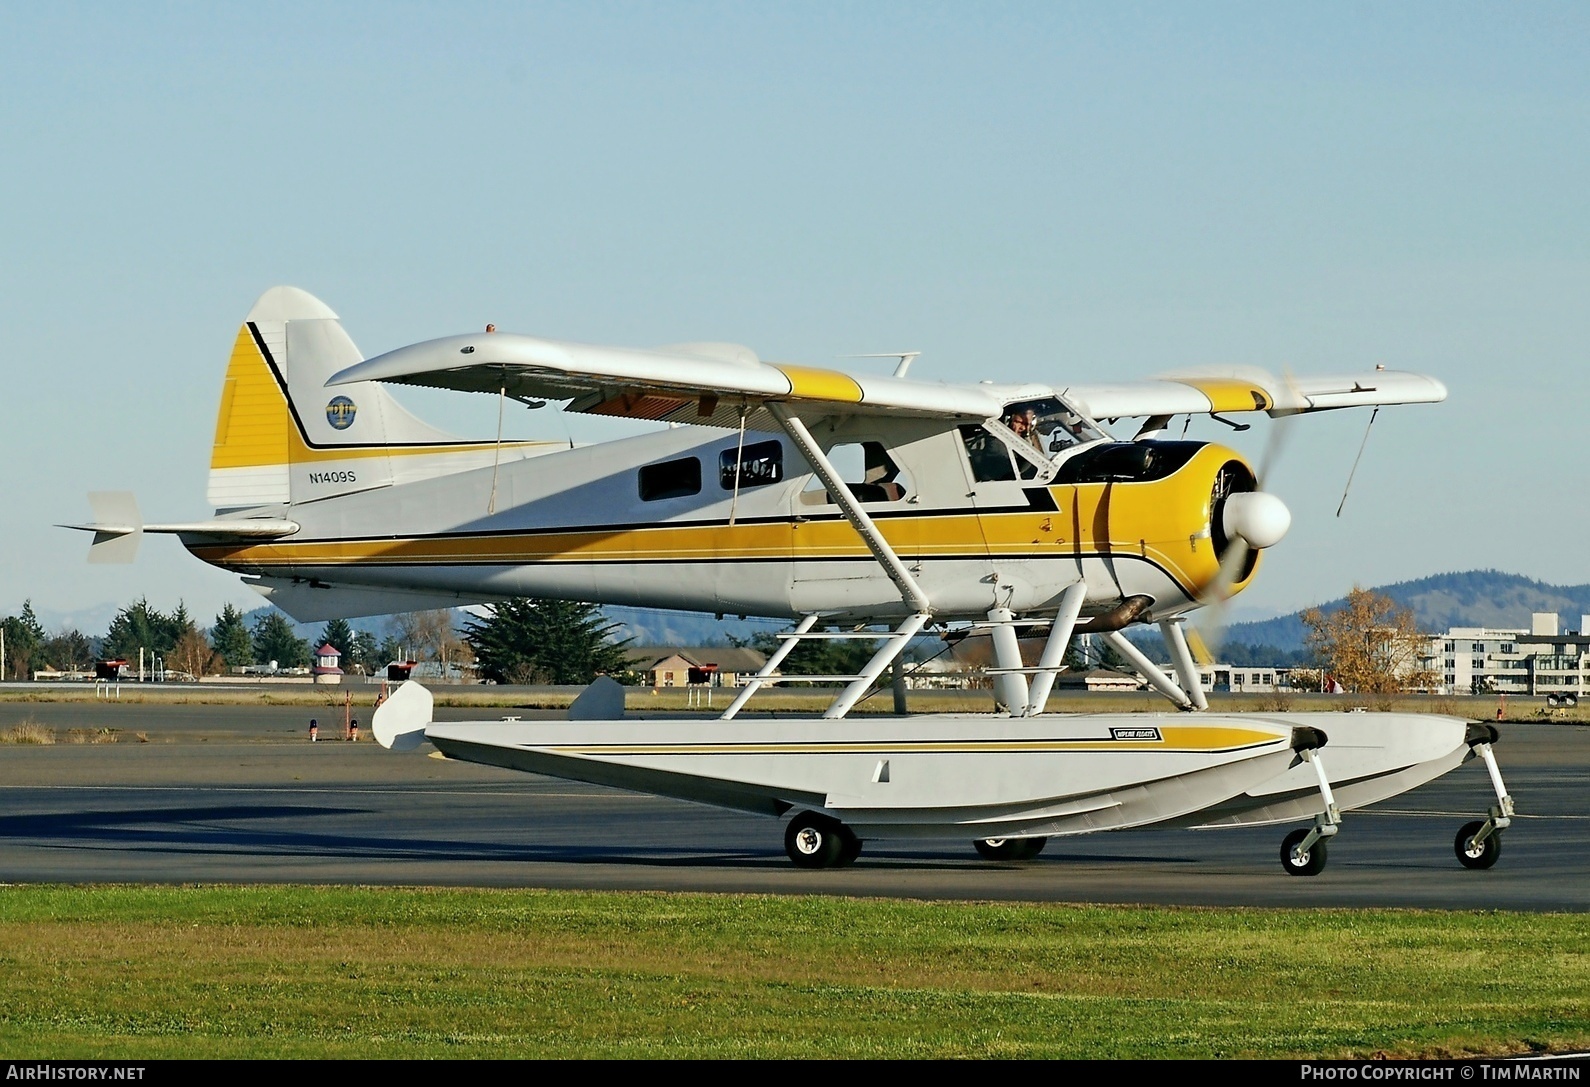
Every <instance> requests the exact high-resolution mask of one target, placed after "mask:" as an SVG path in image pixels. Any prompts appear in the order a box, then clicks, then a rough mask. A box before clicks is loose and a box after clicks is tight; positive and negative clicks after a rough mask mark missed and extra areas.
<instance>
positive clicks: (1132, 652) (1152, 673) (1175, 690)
mask: <svg viewBox="0 0 1590 1087" xmlns="http://www.w3.org/2000/svg"><path fill="white" fill-rule="evenodd" d="M1104 640H1105V641H1107V642H1109V643H1110V645H1112V646H1114V647H1115V651H1116V652H1117V653H1119V654H1120V655H1121V656H1123V657H1125V658H1126V659H1127V660H1129V661H1131V662H1132V667H1133V668H1136V669H1137V670H1138V671H1139V672H1142V673H1143V675H1144V676H1145V677H1146V678H1147V679H1148V682H1149V684H1150V685H1152V686H1153V688H1154V689H1155V690H1156V691H1158V692H1159V693H1160V694H1162V695H1164V696H1165V697H1166V698H1168V699H1170V700H1171V701H1172V702H1174V703H1176V705H1177V706H1179V707H1180V708H1182V709H1184V710H1190V709H1193V708H1194V703H1193V700H1192V697H1191V696H1190V695H1188V694H1187V692H1186V691H1184V690H1182V689H1181V688H1180V687H1178V686H1177V685H1176V681H1175V680H1173V679H1171V678H1170V677H1169V676H1167V675H1166V674H1165V673H1164V672H1162V671H1161V670H1160V667H1159V665H1157V664H1155V663H1154V662H1153V661H1151V660H1149V659H1148V658H1147V657H1146V656H1144V655H1143V651H1142V650H1141V649H1139V648H1137V646H1135V645H1133V644H1132V643H1131V640H1130V639H1128V638H1127V637H1126V635H1124V634H1122V633H1121V632H1120V631H1118V630H1109V631H1105V633H1104Z"/></svg>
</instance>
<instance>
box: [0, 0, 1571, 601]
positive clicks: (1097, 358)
mask: <svg viewBox="0 0 1590 1087" xmlns="http://www.w3.org/2000/svg"><path fill="white" fill-rule="evenodd" d="M0 19H3V25H4V28H5V33H4V34H3V35H0V136H3V143H0V146H3V147H4V158H3V161H4V164H5V169H4V170H3V171H0V375H3V382H4V384H3V386H0V389H3V391H0V434H3V435H4V441H5V448H6V453H7V456H6V458H5V464H6V468H7V470H6V471H5V472H4V474H3V476H0V480H3V482H0V493H3V501H0V533H3V538H4V540H5V557H6V559H7V561H5V562H4V563H0V612H4V611H11V610H14V609H15V608H17V607H19V606H20V604H21V602H22V600H23V599H24V598H26V597H31V598H32V599H33V600H34V601H35V604H36V605H37V606H40V607H42V608H45V609H48V610H51V611H53V612H61V613H72V612H78V611H85V610H88V609H91V608H94V607H96V606H99V605H103V604H107V603H120V602H124V601H126V600H128V599H130V598H133V597H137V596H139V595H147V596H148V597H149V598H150V599H151V601H153V602H155V603H157V604H160V605H162V606H171V605H174V604H175V603H176V601H177V600H178V599H179V598H182V599H185V600H186V601H187V602H188V605H189V607H190V609H192V610H193V611H194V612H195V613H196V614H198V615H201V616H206V617H208V616H210V615H213V614H214V613H215V611H216V610H218V609H219V607H220V606H221V604H222V603H224V602H226V601H228V600H231V601H234V602H237V603H239V604H245V605H252V604H253V603H254V602H255V601H256V600H257V598H256V597H255V596H254V595H253V594H252V593H251V592H249V591H248V590H247V589H244V588H242V587H241V586H240V584H239V583H238V582H237V580H236V579H235V578H233V577H231V576H229V575H226V574H222V573H220V572H218V571H214V570H211V569H209V568H207V567H204V566H203V565H202V564H200V563H198V562H197V561H196V560H193V559H191V558H189V557H187V556H186V555H185V554H184V553H183V552H182V551H181V550H180V548H178V547H177V546H176V544H175V543H174V542H172V541H170V540H159V539H151V540H147V541H146V542H145V545H144V549H143V553H142V554H141V556H140V559H139V561H138V563H137V564H136V565H134V566H131V567H102V566H95V567H90V566H87V565H86V564H85V563H84V561H83V558H84V553H85V551H86V540H85V539H84V538H83V537H81V536H78V535H76V534H71V533H67V532H65V531H63V530H60V529H55V528H51V527H50V526H51V525H52V524H54V523H56V522H60V521H69V520H78V519H82V518H84V517H86V515H87V505H86V501H85V499H84V494H85V492H87V491H89V490H94V489H130V490H135V491H136V492H138V495H139V498H140V501H141V502H142V505H143V509H144V512H145V515H146V516H147V517H149V518H150V519H188V518H193V517H198V516H203V515H205V514H206V513H207V510H206V507H205V505H204V479H205V473H206V469H207V464H208V454H209V445H210V441H211V438H212V434H213V426H214V414H215V407H216V400H217V397H218V394H219V389H220V384H221V377H222V370H223V366H224V360H225V357H226V353H227V350H228V348H229V346H230V343H231V339H232V336H233V334H234V333H235V330H236V327H237V324H238V322H239V320H240V319H241V318H242V316H243V314H244V313H245V312H246V311H247V309H248V307H249V306H250V305H251V304H252V302H253V300H254V298H255V297H257V296H258V295H259V294H260V292H262V291H263V290H264V289H265V288H267V287H269V286H271V285H273V284H276V283H292V284H295V285H297V286H301V287H304V288H305V289H307V290H310V291H312V292H314V293H315V294H317V295H319V296H320V297H322V298H323V299H325V300H326V301H327V302H328V303H329V304H330V305H331V306H332V307H333V308H334V309H336V310H337V311H338V312H339V313H340V314H341V316H342V318H343V320H344V324H345V325H346V326H347V328H348V329H349V331H350V332H351V333H352V335H353V336H354V339H355V340H356V341H357V342H358V343H359V344H360V346H361V347H362V348H363V349H364V350H365V351H366V353H369V354H374V353H376V352H379V351H382V350H386V349H389V348H392V347H396V346H400V345H402V344H405V343H409V342H412V341H415V340H419V339H426V338H430V337H433V336H439V335H445V334H450V333H454V332H459V331H465V330H469V329H472V328H475V327H478V326H480V325H481V324H483V323H484V322H485V321H488V320H490V321H495V322H496V323H497V324H498V325H499V326H500V327H503V328H506V329H511V330H515V331H523V332H532V333H538V334H542V335H547V336H553V337H560V338H571V339H584V340H592V341H596V342H608V343H621V344H636V345H645V344H656V343H667V342H677V341H682V340H700V339H722V340H736V341H740V342H744V343H747V344H750V345H751V346H752V347H754V348H755V349H756V350H757V351H758V352H759V353H761V354H762V355H763V357H769V358H778V359H785V360H793V361H800V362H806V363H811V364H816V365H825V364H833V361H834V359H835V356H839V355H844V354H850V353H855V352H864V351H883V350H895V349H918V350H921V351H923V355H922V358H921V360H920V361H919V362H918V363H917V367H916V369H915V370H914V374H915V375H916V376H921V377H927V378H938V379H946V380H965V379H969V378H973V377H987V378H991V379H997V380H1042V381H1053V382H1056V383H1064V382H1067V381H1077V380H1089V381H1100V380H1110V379H1120V378H1131V377H1138V376H1145V375H1149V374H1153V373H1157V372H1162V371H1165V370H1168V369H1173V368H1180V367H1186V366H1200V365H1209V364H1214V363H1228V362H1229V363H1244V364H1252V365H1261V366H1265V367H1269V368H1274V369H1279V368H1281V367H1291V368H1292V369H1294V370H1296V371H1297V372H1300V373H1307V372H1322V371H1329V370H1350V369H1358V368H1369V367H1372V366H1374V365H1375V364H1377V363H1383V364H1385V365H1387V366H1391V367H1396V368H1407V369H1415V370H1421V371H1425V372H1429V373H1433V374H1435V375H1437V376H1438V377H1440V378H1441V379H1442V380H1444V381H1446V382H1447V384H1448V385H1449V387H1450V388H1451V390H1452V396H1451V399H1450V400H1449V401H1448V402H1447V403H1446V404H1444V405H1442V406H1440V407H1436V408H1410V409H1404V410H1397V411H1388V412H1383V413H1382V415H1381V417H1380V420H1379V421H1378V422H1377V423H1376V425H1375V429H1374V433H1373V434H1372V436H1371V438H1370V440H1369V445H1368V449H1367V451H1366V453H1365V456H1364V463H1363V466H1362V467H1361V468H1360V470H1359V474H1358V478H1357V481H1356V482H1355V484H1354V489H1353V494H1352V497H1351V498H1350V500H1349V502H1348V504H1347V508H1346V511H1345V513H1344V514H1343V516H1342V517H1341V518H1340V519H1337V518H1335V517H1334V511H1335V508H1336V504H1337V501H1338V499H1339V498H1340V495H1341V488H1342V485H1343V483H1344V482H1345V480H1346V476H1347V471H1348V469H1349V467H1350V466H1351V463H1352V458H1353V455H1354V453H1355V452H1356V450H1357V447H1358V443H1359V440H1360V438H1361V436H1362V433H1363V427H1364V424H1365V422H1366V421H1367V420H1366V417H1365V415H1364V414H1362V413H1352V414H1343V415H1340V416H1330V417H1320V418H1314V419H1307V420H1301V421H1298V423H1297V425H1296V426H1295V427H1294V428H1293V429H1294V433H1293V434H1292V436H1291V440H1290V441H1289V443H1288V445H1287V448H1286V452H1285V456H1284V459H1283V460H1282V461H1281V462H1280V464H1279V465H1278V467H1277V469H1276V471H1275V472H1274V473H1273V479H1272V482H1271V486H1272V487H1273V489H1275V490H1276V491H1278V492H1279V493H1280V494H1281V495H1282V497H1283V498H1285V499H1286V500H1287V502H1288V503H1289V505H1291V507H1292V510H1293V514H1294V519H1295V521H1294V529H1293V532H1292V534H1291V536H1290V537H1289V538H1288V539H1287V540H1286V541H1285V542H1284V543H1283V544H1282V545H1281V546H1279V547H1277V548H1276V549H1275V550H1274V551H1273V552H1272V553H1271V554H1270V556H1269V557H1268V559H1267V562H1266V567H1265V570H1264V572H1263V573H1262V575H1261V577H1260V579H1259V581H1258V584H1257V585H1256V586H1255V587H1254V588H1252V589H1250V590H1249V591H1248V592H1246V593H1245V594H1244V595H1243V597H1242V598H1241V599H1240V600H1239V602H1238V603H1239V604H1241V605H1245V606H1246V607H1247V608H1248V609H1253V610H1256V611H1266V612H1267V611H1275V610H1290V609H1291V608H1293V607H1297V606H1301V605H1305V604H1309V603H1313V602H1316V601H1319V600H1324V599H1328V598H1331V597H1334V596H1337V595H1340V594H1341V593H1342V592H1344V591H1345V590H1346V589H1348V588H1349V587H1351V585H1353V584H1354V583H1355V582H1357V583H1362V584H1366V585H1370V584H1378V583H1383V582H1387V581H1393V580H1400V579H1404V578H1411V577H1418V576H1422V575H1424V574H1428V573H1435V572H1440V571H1444V570H1453V569H1466V568H1472V567H1491V566H1494V567H1498V568H1501V569H1505V570H1509V571H1514V572H1518V573H1523V574H1527V575H1529V576H1532V577H1538V578H1541V579H1544V580H1548V581H1557V582H1584V581H1590V570H1587V569H1586V563H1585V561H1584V548H1583V546H1582V545H1580V544H1579V543H1578V541H1580V540H1582V539H1583V538H1585V536H1586V532H1587V530H1590V512H1587V511H1590V505H1587V503H1585V501H1584V500H1583V498H1582V495H1581V492H1580V490H1579V488H1578V486H1577V483H1578V479H1579V469H1580V466H1581V465H1582V464H1583V462H1584V457H1583V454H1582V452H1581V449H1582V444H1581V443H1582V442H1583V439H1584V437H1585V435H1586V431H1587V427H1586V424H1585V421H1584V419H1585V414H1586V412H1585V404H1586V401H1587V396H1586V393H1587V392H1590V376H1587V375H1590V367H1587V366H1586V362H1587V358H1586V356H1587V353H1590V350H1587V345H1590V212H1587V210H1586V199H1585V194H1586V193H1587V192H1590V169H1587V167H1590V64H1586V63H1585V58H1586V55H1587V49H1586V46H1587V42H1590V34H1587V31H1590V8H1586V7H1584V6H1583V5H1568V4H1562V5H1554V4H1531V5H1500V4H1467V5H1451V4H1401V5H1370V4H1364V5H1350V4H1341V5H1328V6H1326V5H1309V6H1304V5H1296V6H1282V5H1273V4H1252V5H1246V4H1238V5H1219V4H1215V5H1197V6H1194V5H1180V4H1168V5H1152V4H1150V5H1130V4H1114V5H1079V6H1066V5H1060V4H1042V5H1037V4H1034V5H994V4H984V5H969V4H968V5H945V6H936V5H930V4H911V5H888V4H867V5H837V4H835V5H824V4H799V5H795V4H785V5H774V4H759V5H753V4H684V3H670V4H656V5H652V4H639V3H635V4H615V5H602V4H571V5H560V4H537V5H467V4H453V3H449V4H390V3H389V4H378V5H377V4H370V5H365V4H341V5H295V4H269V3H251V4H247V5H243V4H236V5H219V4H148V5H136V6H134V5H73V4H65V3H63V4H52V5H26V4H10V3H8V4H4V5H0ZM399 395H400V396H403V394H402V393H400V394H399ZM404 398H405V399H406V401H407V402H409V403H410V404H411V405H413V406H415V407H416V408H417V409H418V410H420V411H421V413H422V414H424V415H426V416H427V417H430V418H432V419H433V420H434V421H436V422H438V423H441V424H443V425H447V426H450V427H452V428H454V429H459V430H466V431H473V432H476V433H489V431H490V430H491V428H492V427H493V426H494V423H495V418H494V405H493V404H491V403H489V402H485V401H484V399H482V400H481V401H479V402H477V401H474V400H470V399H468V398H464V400H463V402H459V398H454V397H444V396H440V395H431V394H425V395H413V394H411V395H408V396H405V397H404ZM511 425H512V426H513V427H516V428H517V431H516V432H517V433H519V434H524V435H536V436H547V437H562V436H564V435H565V433H566V431H565V430H564V427H565V426H566V425H567V424H566V423H565V421H564V420H563V419H561V418H559V417H549V416H548V415H547V414H546V413H540V414H538V415H530V414H524V415H521V416H519V417H516V418H514V419H512V421H511ZM1263 429H1264V425H1263V424H1261V425H1259V426H1255V428H1254V430H1253V431H1251V432H1249V433H1248V434H1246V435H1240V436H1235V435H1230V436H1229V437H1230V440H1231V441H1232V442H1233V443H1234V444H1237V445H1239V447H1241V448H1244V449H1246V450H1247V451H1249V452H1250V453H1251V454H1252V455H1254V456H1257V455H1258V454H1259V452H1260V450H1261V449H1262V447H1263V442H1264V435H1263ZM1194 432H1195V433H1196V434H1200V435H1201V436H1205V437H1210V438H1214V437H1220V436H1224V435H1229V432H1223V431H1221V430H1220V428H1219V427H1218V426H1216V425H1214V424H1209V423H1203V424H1195V430H1194ZM593 433H594V432H591V431H589V430H586V429H582V428H581V424H580V423H579V422H578V421H577V422H576V423H575V428H574V434H575V436H576V437H582V438H583V437H587V436H591V435H593ZM596 436H599V434H598V435H596Z"/></svg>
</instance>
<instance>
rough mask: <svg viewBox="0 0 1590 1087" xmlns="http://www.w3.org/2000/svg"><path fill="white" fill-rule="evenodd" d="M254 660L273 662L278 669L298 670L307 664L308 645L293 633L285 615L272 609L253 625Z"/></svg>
mask: <svg viewBox="0 0 1590 1087" xmlns="http://www.w3.org/2000/svg"><path fill="white" fill-rule="evenodd" d="M254 658H255V659H256V660H261V661H275V662H276V666H277V667H278V668H300V667H303V666H305V665H307V664H308V663H309V643H308V642H306V641H304V639H302V638H300V637H298V636H297V635H295V634H294V633H293V625H292V624H291V623H289V622H288V621H287V617H286V616H285V615H283V614H282V613H281V612H279V611H275V610H274V609H273V610H271V611H268V612H266V613H265V614H264V615H262V616H260V617H259V620H258V621H257V622H255V624H254Z"/></svg>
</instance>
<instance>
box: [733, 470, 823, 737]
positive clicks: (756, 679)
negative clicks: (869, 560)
mask: <svg viewBox="0 0 1590 1087" xmlns="http://www.w3.org/2000/svg"><path fill="white" fill-rule="evenodd" d="M735 474H736V475H738V474H739V473H738V472H736V473H735ZM816 623H817V616H815V615H808V616H806V617H805V618H804V619H802V620H801V621H800V624H799V625H798V626H796V628H795V637H793V638H785V639H784V640H783V642H782V644H780V645H779V647H778V648H777V649H775V650H774V651H773V655H772V656H771V657H769V658H767V663H766V664H764V665H762V670H761V671H760V672H758V673H757V674H756V675H754V676H752V677H751V678H750V679H748V680H746V681H745V686H744V687H742V688H740V693H739V694H738V695H736V696H735V698H734V701H733V702H730V703H729V708H728V709H726V710H724V711H723V717H722V718H721V720H724V721H732V720H733V719H734V715H735V714H737V713H739V712H740V709H741V707H743V706H744V705H745V704H746V703H747V702H749V701H751V696H752V695H754V694H755V693H756V692H757V691H758V690H760V689H761V687H762V684H764V683H766V682H767V681H768V680H769V679H770V678H771V677H772V675H773V673H774V672H776V671H778V666H779V665H781V664H783V663H784V658H785V657H787V656H789V654H790V650H792V649H794V648H795V647H796V646H797V645H799V644H800V635H802V634H805V633H806V632H807V631H808V630H810V629H812V627H813V626H815V625H816Z"/></svg>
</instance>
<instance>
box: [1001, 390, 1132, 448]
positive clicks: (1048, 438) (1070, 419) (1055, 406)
mask: <svg viewBox="0 0 1590 1087" xmlns="http://www.w3.org/2000/svg"><path fill="white" fill-rule="evenodd" d="M1001 421H1002V422H1003V423H1004V424H1005V425H1006V426H1008V427H1010V429H1011V430H1013V431H1015V432H1016V434H1017V435H1018V436H1019V437H1022V438H1025V439H1027V440H1028V441H1030V442H1031V443H1032V445H1033V448H1035V449H1037V450H1038V451H1039V452H1041V453H1045V454H1046V455H1050V454H1054V453H1063V452H1065V451H1066V450H1068V449H1071V448H1073V447H1075V446H1079V445H1087V444H1088V443H1089V442H1096V441H1098V440H1099V439H1101V438H1105V437H1108V435H1106V434H1105V433H1104V432H1103V431H1102V430H1100V429H1099V428H1098V427H1097V426H1095V425H1094V424H1093V422H1092V421H1091V420H1089V419H1088V418H1087V416H1085V415H1083V414H1082V413H1081V412H1078V411H1077V410H1076V409H1074V408H1072V407H1071V406H1070V405H1068V404H1067V403H1065V401H1063V400H1061V399H1059V398H1058V397H1053V396H1047V397H1044V398H1043V399H1042V400H1026V401H1023V402H1021V403H1019V404H1011V405H1009V406H1008V407H1006V408H1005V413H1004V416H1003V417H1002V419H1001Z"/></svg>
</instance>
